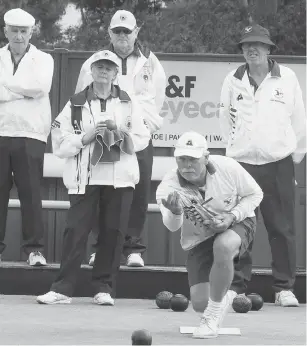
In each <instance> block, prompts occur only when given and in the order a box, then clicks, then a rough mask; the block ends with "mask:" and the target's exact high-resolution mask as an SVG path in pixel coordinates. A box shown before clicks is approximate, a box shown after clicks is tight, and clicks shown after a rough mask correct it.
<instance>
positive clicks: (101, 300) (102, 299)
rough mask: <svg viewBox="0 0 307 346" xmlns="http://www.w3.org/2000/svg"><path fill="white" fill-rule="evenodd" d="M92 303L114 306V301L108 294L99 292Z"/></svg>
mask: <svg viewBox="0 0 307 346" xmlns="http://www.w3.org/2000/svg"><path fill="white" fill-rule="evenodd" d="M94 303H95V304H98V305H111V306H113V305H114V299H113V298H112V297H111V296H110V294H109V293H104V292H100V293H97V294H96V295H95V297H94Z"/></svg>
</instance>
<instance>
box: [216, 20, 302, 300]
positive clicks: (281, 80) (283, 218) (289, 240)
mask: <svg viewBox="0 0 307 346" xmlns="http://www.w3.org/2000/svg"><path fill="white" fill-rule="evenodd" d="M274 46H275V45H274V43H273V42H272V41H271V39H270V34H269V32H268V30H267V29H265V28H263V27H262V26H260V25H253V26H248V27H246V28H245V29H244V31H243V34H242V39H241V41H240V42H239V47H240V48H241V49H242V51H243V55H244V58H245V60H246V64H244V65H242V66H240V67H239V68H237V69H236V70H234V71H232V72H230V73H229V74H228V75H227V76H226V78H225V80H224V83H223V88H222V92H221V101H220V104H221V108H220V115H219V119H220V124H221V129H222V133H223V138H224V140H225V142H226V155H227V156H229V157H232V158H234V159H235V160H237V161H238V162H239V163H240V164H241V165H242V166H243V167H244V168H245V169H246V170H247V171H248V172H249V173H250V174H251V175H252V176H253V177H254V179H255V180H256V181H257V183H258V184H259V185H260V187H261V188H262V190H263V193H264V198H263V201H262V202H261V204H260V210H261V213H262V216H263V220H264V224H265V226H266V229H267V232H268V237H269V242H270V246H271V252H272V272H273V278H274V283H273V290H274V291H275V303H276V304H277V305H281V306H298V305H299V303H298V300H297V299H296V297H295V295H294V293H293V292H292V290H293V287H294V282H295V275H296V245H295V225H294V221H295V213H294V204H295V177H294V164H299V163H300V162H301V161H302V160H303V158H304V156H305V153H306V113H305V107H304V103H303V98H302V91H301V88H300V85H299V82H298V80H297V77H296V75H295V73H294V72H293V71H292V70H291V69H290V68H288V67H285V66H282V65H279V64H278V63H277V62H276V61H274V60H272V59H270V58H269V57H268V55H269V53H270V51H271V49H272V48H274ZM251 250H252V244H251V246H250V249H249V251H247V252H246V254H245V256H243V257H242V258H241V260H240V262H239V263H238V265H237V266H236V269H237V270H236V274H235V279H234V282H233V285H232V289H233V290H235V291H236V292H237V293H245V290H246V286H247V282H248V281H249V280H250V277H251V270H252V259H251Z"/></svg>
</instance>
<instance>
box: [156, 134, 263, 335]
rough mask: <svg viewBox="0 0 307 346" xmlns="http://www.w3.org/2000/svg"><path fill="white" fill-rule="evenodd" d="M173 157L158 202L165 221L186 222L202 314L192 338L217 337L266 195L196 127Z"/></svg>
mask: <svg viewBox="0 0 307 346" xmlns="http://www.w3.org/2000/svg"><path fill="white" fill-rule="evenodd" d="M174 156H175V157H176V163H177V166H178V167H177V169H175V170H173V171H171V172H170V173H168V174H166V175H165V177H164V178H163V180H162V182H161V183H160V185H159V186H158V189H157V202H158V205H159V207H160V210H161V213H162V218H163V223H164V225H165V226H166V227H167V228H168V229H169V230H170V231H177V230H178V229H180V227H182V229H181V246H182V248H183V249H184V250H186V251H188V259H187V270H188V279H189V285H190V295H191V301H192V305H193V308H194V310H195V311H197V312H200V313H203V315H202V318H201V322H200V326H199V327H198V328H197V329H196V330H195V332H194V334H193V337H195V338H213V337H217V336H218V330H219V328H220V327H221V324H222V320H223V318H224V316H225V314H226V313H227V310H228V308H229V306H230V305H231V304H232V300H233V298H234V297H235V295H236V293H235V292H233V291H228V289H229V287H230V285H231V282H232V279H233V275H234V261H237V260H238V259H239V258H240V256H241V255H242V254H244V252H245V251H246V249H247V248H248V246H249V244H250V242H251V241H252V240H253V239H254V234H255V230H256V220H255V213H254V210H255V208H256V207H257V206H258V205H259V203H260V202H261V199H262V196H263V194H262V191H261V189H260V187H259V186H258V185H257V183H256V182H255V180H254V179H253V178H252V177H251V176H250V175H249V174H248V173H247V172H246V171H245V170H244V169H243V168H242V167H241V166H240V164H239V163H237V162H236V161H235V160H233V159H231V158H227V157H224V156H219V155H213V156H210V157H209V151H208V146H207V142H206V139H205V138H204V137H203V136H202V135H200V134H198V133H196V132H186V133H184V134H183V135H182V136H181V137H180V138H179V140H178V142H177V144H176V149H175V152H174ZM184 219H185V220H184ZM184 221H186V223H184ZM227 291H228V293H227Z"/></svg>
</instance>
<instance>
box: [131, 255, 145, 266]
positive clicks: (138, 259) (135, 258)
mask: <svg viewBox="0 0 307 346" xmlns="http://www.w3.org/2000/svg"><path fill="white" fill-rule="evenodd" d="M127 266H128V267H144V260H143V258H142V256H141V254H140V253H132V254H130V255H129V256H128V258H127Z"/></svg>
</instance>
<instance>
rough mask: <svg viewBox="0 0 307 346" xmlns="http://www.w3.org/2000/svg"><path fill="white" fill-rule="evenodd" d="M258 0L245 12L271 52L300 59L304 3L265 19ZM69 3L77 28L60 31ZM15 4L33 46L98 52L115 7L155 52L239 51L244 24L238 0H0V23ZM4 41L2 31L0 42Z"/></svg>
mask: <svg viewBox="0 0 307 346" xmlns="http://www.w3.org/2000/svg"><path fill="white" fill-rule="evenodd" d="M257 1H258V0H249V12H250V14H251V16H252V18H253V20H254V21H255V22H257V23H259V24H260V25H263V26H265V27H267V28H268V29H269V30H270V32H271V36H272V40H273V41H274V42H275V43H276V44H277V47H278V48H277V50H276V51H274V53H275V54H284V55H305V54H306V2H305V0H277V1H278V3H277V12H276V13H275V14H269V15H263V13H261V11H259V8H257ZM69 2H70V3H74V4H75V5H76V6H77V8H78V9H79V10H80V12H81V16H82V24H81V26H80V27H70V28H68V29H66V30H65V31H64V32H62V33H61V32H60V28H59V25H58V24H57V23H56V22H57V20H58V19H60V18H61V16H62V15H63V14H64V13H65V8H66V5H67V3H69ZM259 3H260V2H258V4H259ZM262 3H263V1H262ZM18 6H19V7H22V8H24V9H25V10H27V11H29V12H30V13H32V14H33V15H34V16H35V18H36V19H37V21H38V22H39V29H40V30H38V31H37V32H36V33H35V35H34V37H33V40H32V42H34V44H36V45H37V46H38V47H40V48H53V47H64V48H68V49H72V50H97V49H99V48H100V47H102V46H105V45H106V44H108V42H109V37H108V24H109V22H110V19H111V17H112V15H113V14H114V12H115V11H116V10H118V9H127V10H130V11H132V12H133V13H134V14H135V16H136V17H137V20H138V25H139V26H141V27H142V29H141V31H140V34H139V37H140V39H141V41H143V42H144V43H145V44H148V45H149V47H150V48H151V50H153V51H155V52H165V53H230V54H233V53H239V51H238V48H237V42H238V40H239V38H240V32H241V30H242V29H243V28H244V27H245V26H246V25H248V23H249V22H248V15H247V10H246V9H245V8H244V7H243V6H242V1H238V0H164V1H161V0H74V1H69V0H66V1H63V0H10V1H6V0H0V14H1V18H0V25H2V26H3V14H4V13H5V11H7V10H8V9H9V8H13V7H18ZM4 43H6V41H5V38H4V36H3V33H1V35H0V44H1V45H3V44H4Z"/></svg>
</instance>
